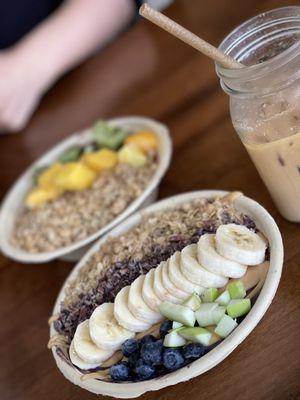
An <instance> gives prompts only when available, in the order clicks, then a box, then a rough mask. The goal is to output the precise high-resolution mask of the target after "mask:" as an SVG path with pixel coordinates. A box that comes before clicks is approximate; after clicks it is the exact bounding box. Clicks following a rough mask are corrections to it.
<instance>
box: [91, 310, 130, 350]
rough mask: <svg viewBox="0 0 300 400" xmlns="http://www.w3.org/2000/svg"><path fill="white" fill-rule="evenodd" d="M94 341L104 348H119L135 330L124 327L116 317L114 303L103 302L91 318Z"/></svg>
mask: <svg viewBox="0 0 300 400" xmlns="http://www.w3.org/2000/svg"><path fill="white" fill-rule="evenodd" d="M89 329H90V336H91V339H92V341H93V342H94V343H95V344H96V345H97V346H98V347H101V348H102V349H104V350H117V349H119V348H120V347H121V345H122V343H123V342H125V340H127V339H131V338H133V337H134V332H132V331H129V330H127V329H125V328H123V327H122V326H121V325H119V324H118V321H117V320H116V319H115V317H114V305H113V303H103V304H101V306H99V307H97V308H96V309H95V310H94V312H93V314H92V315H91V317H90V320H89Z"/></svg>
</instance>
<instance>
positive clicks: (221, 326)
mask: <svg viewBox="0 0 300 400" xmlns="http://www.w3.org/2000/svg"><path fill="white" fill-rule="evenodd" d="M237 326H238V324H237V322H236V321H235V320H234V319H232V318H231V317H229V315H227V314H225V315H223V317H222V318H221V319H220V321H219V323H218V325H217V326H216V329H215V333H216V334H217V335H219V336H220V337H222V338H226V337H227V336H228V335H229V334H230V333H231V332H232V331H233V330H234V329H235V328H236V327H237Z"/></svg>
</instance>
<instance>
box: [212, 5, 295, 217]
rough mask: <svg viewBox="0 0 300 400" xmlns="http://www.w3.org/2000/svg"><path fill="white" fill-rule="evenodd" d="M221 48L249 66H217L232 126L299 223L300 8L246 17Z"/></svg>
mask: <svg viewBox="0 0 300 400" xmlns="http://www.w3.org/2000/svg"><path fill="white" fill-rule="evenodd" d="M220 49H221V50H222V51H224V52H225V53H227V54H229V55H230V56H231V57H233V58H235V59H236V60H238V61H239V62H240V63H241V64H243V65H244V67H242V68H240V69H226V68H224V67H221V66H219V65H217V73H218V75H219V76H220V79H221V85H222V87H223V89H224V90H225V92H226V93H228V94H229V96H230V113H231V118H232V122H233V125H234V127H235V129H236V131H237V133H238V134H239V136H240V138H241V140H242V142H243V143H244V145H245V147H246V149H247V151H248V153H249V155H250V157H251V158H252V160H253V162H254V164H255V166H256V168H257V170H258V171H259V173H260V175H261V177H262V179H263V181H264V183H265V185H266V186H267V188H268V190H269V192H270V194H271V196H272V198H273V200H274V202H275V204H276V205H277V207H278V209H279V211H280V213H281V214H282V215H283V216H284V217H285V218H286V219H288V220H289V221H293V222H300V7H285V8H280V9H277V10H272V11H269V12H267V13H264V14H261V15H258V16H257V17H254V18H252V19H251V20H249V21H246V22H245V23H244V24H242V25H241V26H239V27H238V28H236V29H235V30H234V31H233V32H231V33H230V34H229V35H228V36H227V37H226V38H225V39H224V41H223V42H222V44H221V46H220Z"/></svg>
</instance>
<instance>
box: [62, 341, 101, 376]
mask: <svg viewBox="0 0 300 400" xmlns="http://www.w3.org/2000/svg"><path fill="white" fill-rule="evenodd" d="M69 356H70V360H71V362H72V364H74V365H75V366H76V367H78V368H80V369H83V370H88V369H95V368H97V367H99V363H87V362H85V361H83V360H82V359H81V358H80V357H79V355H78V354H77V353H76V351H75V349H74V343H73V340H72V342H71V344H70V349H69Z"/></svg>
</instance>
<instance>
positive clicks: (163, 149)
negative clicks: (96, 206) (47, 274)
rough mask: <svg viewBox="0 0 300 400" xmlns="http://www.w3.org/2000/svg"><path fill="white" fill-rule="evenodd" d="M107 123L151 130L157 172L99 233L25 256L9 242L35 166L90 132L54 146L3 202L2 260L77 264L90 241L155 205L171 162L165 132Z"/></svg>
mask: <svg viewBox="0 0 300 400" xmlns="http://www.w3.org/2000/svg"><path fill="white" fill-rule="evenodd" d="M108 122H109V123H110V124H111V125H113V126H121V127H123V128H125V129H127V130H129V131H138V130H144V129H146V130H152V131H154V132H155V133H156V134H157V136H158V137H159V140H160V145H159V149H158V152H159V164H158V168H157V170H156V172H155V174H154V175H153V177H152V178H151V180H150V182H149V183H148V185H147V187H146V188H145V190H144V191H143V193H142V194H141V195H140V196H139V197H137V198H136V199H135V200H134V201H133V202H132V203H130V204H129V205H128V207H126V209H125V210H124V211H123V212H122V213H121V214H119V215H118V216H117V217H116V218H115V219H113V220H112V221H111V222H109V223H108V224H107V225H106V226H104V227H103V228H101V229H99V230H98V231H96V232H95V233H93V234H92V235H89V236H88V237H86V238H85V239H82V240H79V241H77V242H75V243H72V244H70V245H68V246H64V247H61V248H59V249H56V250H54V251H49V252H43V253H29V252H27V251H25V250H22V249H19V248H17V247H15V246H13V245H12V244H11V242H10V238H11V235H12V231H13V229H14V225H15V221H16V217H17V215H18V213H19V212H20V210H21V209H22V208H23V207H24V198H25V196H26V194H27V193H28V191H29V189H30V188H31V187H32V176H33V172H34V170H35V169H36V168H37V167H39V166H43V165H47V164H50V163H52V162H54V161H55V160H56V159H57V157H58V156H59V155H60V154H61V153H62V152H63V151H64V150H66V149H67V148H69V147H70V146H72V145H74V144H78V143H79V144H84V143H86V142H87V141H88V140H90V139H91V130H90V129H87V130H86V131H83V132H80V133H76V134H74V135H71V136H70V137H69V138H67V139H66V140H64V141H62V142H61V143H59V144H58V145H56V146H55V147H54V148H53V149H51V150H50V151H48V152H47V153H46V154H45V155H44V156H42V157H41V158H40V159H39V160H38V161H36V162H35V163H34V164H32V165H31V166H30V167H29V168H28V169H27V170H26V171H25V172H24V174H23V175H22V176H21V177H20V178H19V179H18V180H17V182H16V183H15V185H14V186H13V187H12V188H11V190H10V191H9V192H8V194H7V195H6V197H5V198H4V200H3V203H2V208H1V211H0V248H1V251H2V252H3V253H4V254H5V255H6V256H8V257H10V258H13V259H15V260H17V261H20V262H22V263H43V262H47V261H50V260H54V259H55V258H59V257H61V258H64V259H66V260H70V261H74V260H76V261H77V260H79V259H80V258H81V257H82V255H83V254H85V253H86V251H87V249H88V247H89V246H90V245H91V243H92V242H93V241H95V240H96V239H97V238H99V237H101V236H103V235H104V234H106V233H107V232H108V231H110V230H111V229H112V228H113V227H115V226H116V225H118V224H119V223H120V222H121V221H123V220H124V219H125V218H127V217H128V216H129V215H130V214H132V213H133V212H135V211H137V210H138V209H140V208H142V207H145V206H147V205H149V204H151V203H152V202H153V201H155V199H156V197H157V191H158V186H159V183H160V181H161V180H162V178H163V176H164V175H165V173H166V171H167V169H168V167H169V164H170V161H171V155H172V143H171V139H170V136H169V130H168V128H167V127H166V126H165V125H163V124H161V123H159V122H156V121H154V120H152V119H149V118H143V117H124V118H114V119H111V120H108Z"/></svg>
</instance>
